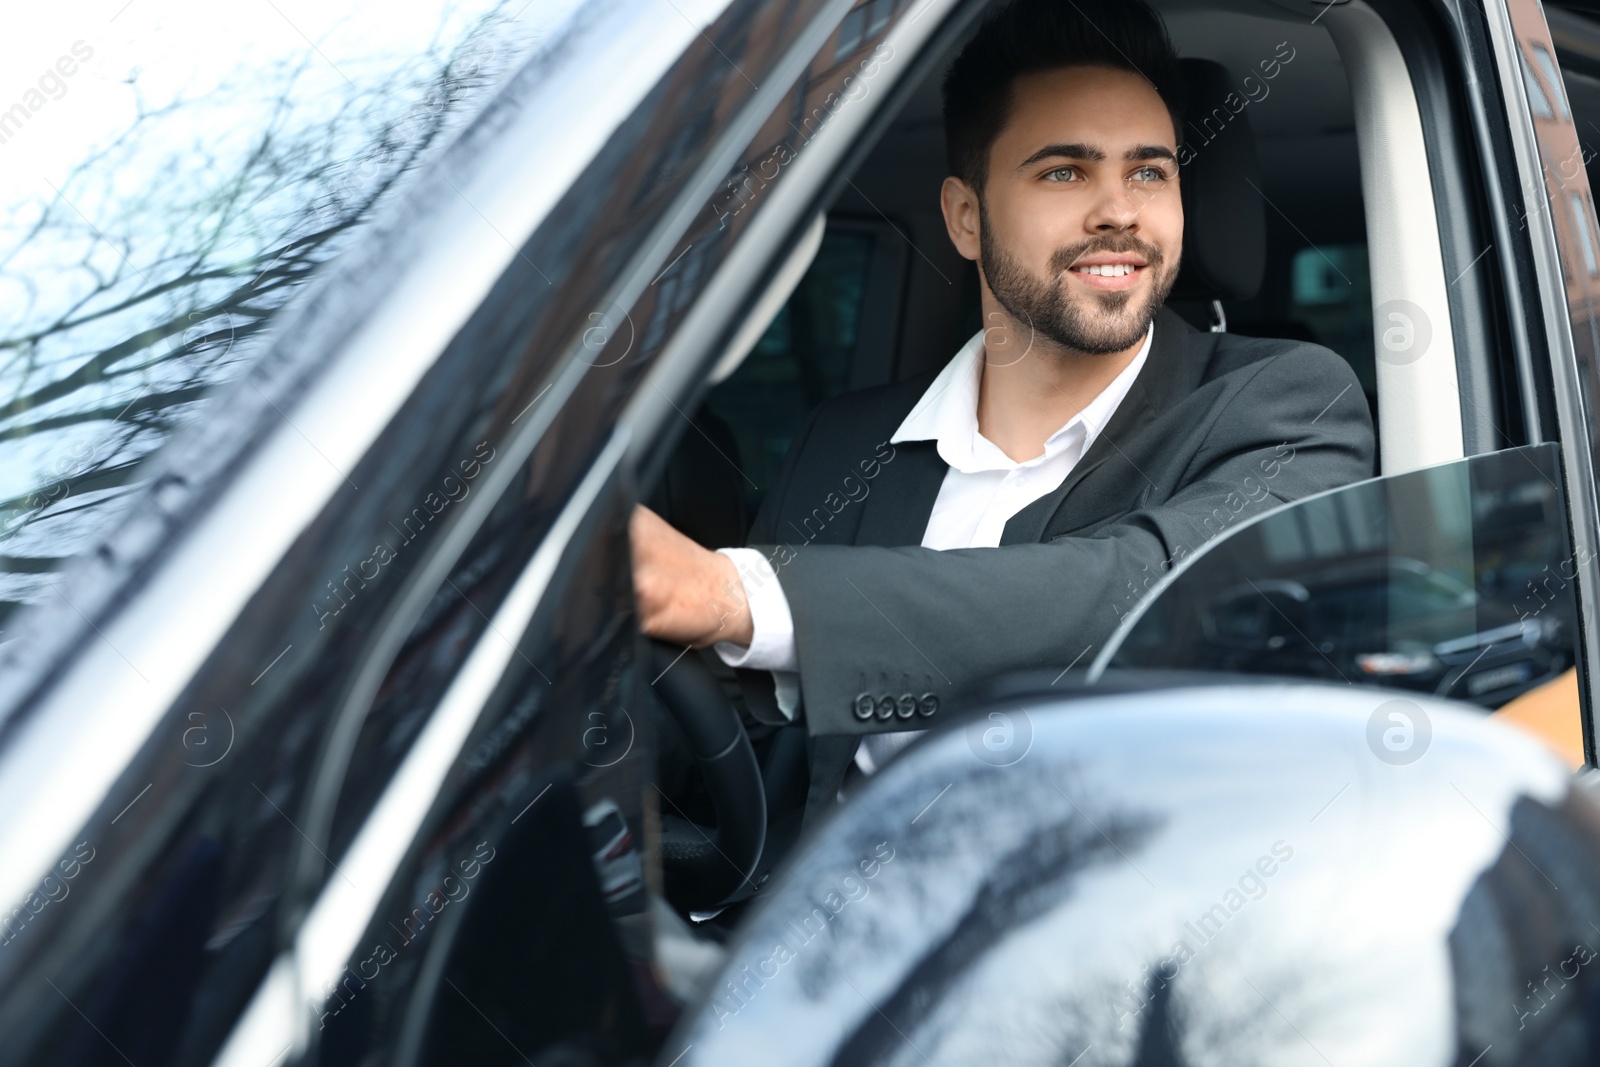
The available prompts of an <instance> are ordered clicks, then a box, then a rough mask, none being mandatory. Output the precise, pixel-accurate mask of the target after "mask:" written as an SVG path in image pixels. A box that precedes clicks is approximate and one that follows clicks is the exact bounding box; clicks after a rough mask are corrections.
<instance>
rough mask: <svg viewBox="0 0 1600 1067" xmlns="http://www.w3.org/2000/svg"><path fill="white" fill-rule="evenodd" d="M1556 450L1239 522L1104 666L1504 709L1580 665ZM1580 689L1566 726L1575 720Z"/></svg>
mask: <svg viewBox="0 0 1600 1067" xmlns="http://www.w3.org/2000/svg"><path fill="white" fill-rule="evenodd" d="M1560 470H1561V467H1560V454H1559V449H1558V446H1556V445H1553V444H1547V445H1532V446H1528V447H1524V448H1517V449H1511V450H1508V451H1505V452H1498V453H1494V454H1491V455H1485V456H1477V457H1473V458H1472V459H1468V460H1462V461H1460V462H1457V463H1447V464H1443V465H1440V466H1437V467H1430V468H1427V469H1424V470H1419V471H1412V472H1410V473H1407V474H1401V475H1396V476H1394V477H1391V478H1380V479H1375V480H1373V481H1368V482H1362V483H1360V484H1358V485H1353V486H1349V487H1347V488H1344V489H1338V490H1335V491H1333V492H1330V493H1324V494H1322V495H1320V496H1317V497H1313V498H1310V499H1308V500H1303V501H1299V502H1297V503H1295V504H1292V505H1289V506H1287V507H1284V508H1281V509H1279V510H1278V511H1275V512H1272V513H1271V514H1269V515H1267V516H1265V517H1264V518H1262V519H1261V520H1260V521H1258V522H1255V523H1252V524H1249V525H1246V526H1242V527H1239V528H1238V529H1237V530H1235V531H1234V532H1233V533H1232V534H1231V535H1229V536H1227V537H1225V538H1223V539H1221V540H1219V541H1217V542H1215V543H1214V544H1213V545H1212V546H1211V547H1210V548H1208V549H1207V550H1206V551H1205V552H1204V553H1203V554H1201V555H1200V556H1198V557H1196V558H1195V559H1194V560H1193V561H1192V562H1191V563H1190V564H1189V565H1188V566H1187V567H1186V568H1185V569H1183V570H1182V571H1180V572H1178V573H1177V574H1176V575H1175V576H1174V577H1173V578H1172V579H1171V582H1170V584H1169V585H1167V586H1166V587H1165V588H1162V589H1161V590H1159V591H1158V592H1157V593H1156V594H1155V595H1154V596H1153V598H1152V599H1151V600H1150V601H1149V602H1148V603H1147V604H1146V605H1145V606H1144V608H1143V609H1142V611H1141V612H1139V613H1136V614H1135V616H1134V617H1133V620H1132V622H1131V625H1130V626H1129V628H1128V629H1126V630H1124V631H1123V632H1122V634H1121V639H1120V644H1118V643H1117V642H1116V641H1114V642H1113V646H1112V649H1111V651H1110V653H1109V665H1110V666H1111V667H1141V668H1150V667H1160V668H1174V669H1180V670H1207V671H1237V672H1246V673H1261V674H1279V675H1293V676H1297V677H1311V678H1324V679H1328V680H1331V681H1335V682H1339V681H1343V682H1350V683H1356V684H1363V685H1378V686H1385V687H1389V688H1394V689H1404V690H1411V691H1416V692H1425V693H1434V694H1438V695H1440V696H1446V697H1453V698H1456V699H1460V700H1466V701H1470V702H1472V703H1475V704H1479V705H1481V706H1483V707H1485V708H1499V707H1502V706H1504V705H1506V704H1508V702H1510V701H1512V700H1514V699H1515V698H1518V697H1522V696H1523V695H1524V694H1529V693H1530V692H1531V691H1533V690H1535V689H1537V688H1539V687H1541V686H1546V685H1551V684H1557V685H1559V684H1560V682H1561V681H1562V680H1563V678H1564V676H1565V675H1566V673H1567V672H1568V671H1569V670H1570V669H1571V668H1572V667H1573V663H1574V651H1575V647H1576V641H1577V623H1576V587H1575V585H1574V581H1573V579H1574V577H1575V575H1576V573H1577V566H1578V564H1579V563H1580V562H1581V561H1580V560H1578V559H1576V558H1574V556H1573V555H1572V551H1571V548H1570V546H1569V543H1568V534H1567V520H1566V504H1565V498H1564V495H1563V493H1562V490H1561V488H1560V479H1561V475H1560ZM1577 714H1578V708H1577V705H1576V694H1575V693H1574V694H1573V701H1572V703H1571V706H1570V708H1569V710H1568V712H1567V722H1566V726H1567V727H1568V728H1569V729H1570V728H1573V727H1575V726H1576V724H1577V718H1576V717H1577Z"/></svg>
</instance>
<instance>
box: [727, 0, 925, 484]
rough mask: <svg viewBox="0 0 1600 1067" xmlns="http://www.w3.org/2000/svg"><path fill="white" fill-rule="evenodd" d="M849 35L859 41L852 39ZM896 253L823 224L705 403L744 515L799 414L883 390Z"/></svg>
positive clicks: (897, 273) (860, 11) (858, 223)
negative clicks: (803, 267) (802, 268)
mask: <svg viewBox="0 0 1600 1067" xmlns="http://www.w3.org/2000/svg"><path fill="white" fill-rule="evenodd" d="M871 10H872V7H871V5H868V6H866V7H861V8H857V9H856V10H855V11H854V12H852V13H851V16H850V17H851V18H852V19H855V20H856V21H857V22H861V20H862V19H865V18H866V17H867V15H866V13H867V12H869V11H871ZM885 10H886V11H887V10H888V8H887V7H886V6H885ZM881 29H882V27H881V26H879V28H878V30H874V31H872V32H874V33H877V32H879V30H881ZM841 32H845V30H843V29H842V30H841ZM854 32H855V35H856V36H857V37H858V38H859V36H860V35H861V30H860V29H859V28H858V29H857V30H856V31H854ZM841 47H842V46H841ZM903 245H904V240H903V239H902V238H901V237H900V236H899V235H898V234H896V233H895V232H894V231H893V229H892V228H891V227H890V226H889V225H887V224H885V223H882V222H881V221H871V220H851V219H844V220H839V219H830V220H829V225H828V228H827V230H826V231H825V232H824V233H823V237H822V247H821V248H820V249H818V251H817V258H816V259H815V260H813V261H812V264H811V266H810V267H809V268H808V269H807V271H806V273H805V276H804V277H803V278H802V279H801V280H800V284H799V285H798V286H796V287H795V291H794V293H793V294H792V295H791V296H790V297H789V299H788V301H787V302H786V303H785V304H784V305H783V308H782V309H781V310H780V311H779V312H778V315H777V317H776V318H774V319H773V320H772V325H771V326H769V327H768V328H767V331H766V333H764V334H763V335H762V337H761V340H760V341H758V342H757V343H756V346H755V348H754V349H753V350H752V351H751V352H750V354H749V355H748V356H747V357H745V360H744V362H743V363H741V364H740V365H739V369H738V370H736V371H734V373H733V374H731V375H729V377H728V378H727V380H725V381H723V382H721V383H719V384H718V385H717V386H715V387H714V388H713V389H712V390H711V393H710V395H709V396H708V397H707V398H706V412H707V413H709V414H710V415H711V416H713V417H715V418H719V419H721V420H722V421H723V422H725V423H726V424H727V426H728V428H729V430H730V431H731V434H732V437H733V447H734V448H735V449H736V450H737V454H736V455H733V456H730V457H729V458H730V459H732V460H733V461H734V462H735V463H737V464H738V466H739V467H740V469H742V470H743V471H744V473H745V474H746V475H747V476H748V479H749V480H748V481H746V482H745V483H744V484H745V497H746V510H747V513H748V514H749V515H754V514H755V513H756V510H757V509H758V508H759V507H760V506H761V501H762V499H764V497H765V495H766V489H767V487H768V486H770V485H771V484H772V482H773V479H774V478H776V477H777V474H778V468H779V467H780V466H781V465H782V464H783V457H784V456H785V455H786V454H787V453H788V451H789V442H790V441H792V440H793V439H794V435H795V434H796V433H797V432H799V429H800V426H801V425H802V423H804V421H805V417H806V415H807V413H809V412H810V411H812V410H814V409H815V408H816V407H817V405H818V404H821V403H822V402H823V401H824V400H829V399H832V398H833V397H835V396H838V395H839V394H840V393H843V392H845V391H846V390H847V389H850V388H860V387H862V386H865V385H878V384H881V383H882V382H884V381H887V380H888V371H889V363H890V356H891V355H892V353H893V350H894V343H893V332H894V328H895V326H896V325H897V323H896V319H897V318H898V313H899V307H900V301H899V290H900V286H901V284H902V275H903V272H904V267H905V254H904V251H903Z"/></svg>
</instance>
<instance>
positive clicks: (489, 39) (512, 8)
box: [0, 0, 575, 639]
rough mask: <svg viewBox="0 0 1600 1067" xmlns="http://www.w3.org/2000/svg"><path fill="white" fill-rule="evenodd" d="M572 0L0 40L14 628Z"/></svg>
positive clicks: (4, 504) (39, 11) (2, 600)
mask: <svg viewBox="0 0 1600 1067" xmlns="http://www.w3.org/2000/svg"><path fill="white" fill-rule="evenodd" d="M574 6H575V4H574V3H573V2H570V0H537V2H536V3H529V2H528V0H516V2H515V3H512V2H509V0H502V2H496V0H457V2H447V0H416V2H412V3H408V4H401V5H396V4H394V3H383V2H376V0H364V2H363V0H357V2H355V3H341V4H337V5H313V4H310V3H291V2H288V0H284V2H282V3H277V4H272V3H269V4H244V5H235V4H201V3H193V2H180V3H173V2H170V0H162V2H159V3H151V2H147V0H133V2H131V3H124V4H111V5H108V6H106V7H105V9H104V11H103V13H102V14H99V15H96V16H94V17H90V16H89V15H88V14H86V13H85V11H84V10H83V9H81V8H79V7H78V6H77V5H59V6H57V7H58V8H59V9H47V8H49V7H50V6H48V5H26V6H23V7H19V8H18V9H16V10H14V11H11V12H9V13H8V17H7V32H6V34H5V35H4V38H5V39H4V41H0V58H3V59H4V62H3V63H0V69H4V70H5V71H6V74H5V75H4V77H3V79H0V397H3V407H0V639H4V638H7V637H10V636H12V634H11V633H10V623H11V621H12V620H13V619H14V613H15V611H16V609H17V608H18V607H20V606H21V605H23V604H26V603H30V602H32V601H35V600H38V599H41V598H43V597H45V596H49V595H51V590H52V588H53V578H52V574H51V572H53V571H55V570H58V569H59V568H60V567H61V566H62V565H63V564H64V563H65V562H66V561H68V560H69V559H71V558H72V557H73V556H75V555H76V554H78V553H80V552H82V551H83V550H84V549H85V548H86V547H89V546H90V545H92V544H93V543H94V542H95V541H96V540H97V539H98V538H99V536H100V535H101V534H102V533H104V532H105V531H106V530H107V528H108V524H110V523H112V522H113V520H114V517H115V515H116V514H117V512H118V509H119V501H120V500H122V498H124V497H125V496H126V495H127V494H128V493H129V492H130V490H131V489H133V488H134V487H135V486H136V485H138V484H139V481H140V478H141V470H142V465H143V461H144V460H145V459H146V457H148V456H149V455H150V454H151V453H152V452H153V451H154V450H155V449H157V448H158V447H159V446H160V445H161V444H162V443H163V442H164V441H166V440H168V439H169V438H170V437H171V436H172V435H173V434H174V433H175V432H177V431H178V430H179V429H181V428H182V427H183V426H185V425H186V424H188V423H190V422H191V421H193V420H194V419H195V418H196V417H197V416H198V415H199V414H200V413H201V412H202V411H203V410H204V409H205V408H206V398H207V397H208V396H209V395H210V394H211V392H212V390H213V389H214V387H215V386H217V385H219V384H220V383H224V382H226V381H228V380H229V379H232V378H234V377H236V376H237V375H238V374H239V373H240V372H241V370H242V369H244V368H245V367H246V366H248V365H249V363H250V361H251V360H253V359H254V358H255V357H256V356H257V355H258V353H259V352H260V351H262V338H263V334H264V331H266V329H267V327H268V326H269V325H270V324H271V322H272V320H273V317H274V315H275V314H276V313H277V312H278V311H279V310H280V309H281V308H282V307H283V306H284V305H285V303H286V302H287V301H288V300H289V299H290V297H291V296H292V295H293V293H294V292H295V291H296V290H297V289H298V288H299V287H301V286H302V285H303V283H304V282H305V281H306V280H307V279H308V278H309V277H312V276H313V275H314V274H315V273H316V272H317V270H318V268H319V267H320V266H321V265H322V264H323V263H326V262H327V261H328V260H329V259H331V258H332V257H334V256H335V255H337V253H338V252H339V250H340V249H341V248H343V247H345V246H346V245H347V244H348V243H349V241H350V238H351V234H352V233H353V231H355V230H356V229H357V228H358V227H359V226H360V225H361V224H362V223H363V222H364V221H365V220H367V219H368V218H370V217H371V216H372V215H373V213H374V212H375V211H376V210H377V209H379V207H380V206H381V204H382V202H383V201H384V200H385V199H386V198H388V197H390V196H392V194H393V191H394V190H395V188H396V187H397V186H398V185H399V183H400V182H401V181H402V179H403V178H404V176H405V175H406V174H407V173H408V172H411V171H413V170H415V169H416V167H417V166H418V164H419V163H420V162H422V161H423V160H424V159H425V158H426V157H427V156H428V155H429V154H430V153H431V152H436V151H439V150H440V149H441V148H442V146H444V145H445V144H447V143H448V140H449V136H448V135H449V134H450V133H451V132H452V131H453V130H454V129H456V128H458V127H459V126H460V125H461V124H463V123H464V122H465V120H466V119H467V118H469V117H470V116H471V114H472V113H473V112H474V111H475V110H476V109H477V107H478V105H479V104H481V103H482V102H483V101H484V100H485V99H486V98H487V96H488V95H489V93H490V92H491V91H492V90H493V88H494V86H495V85H496V84H497V82H498V81H499V80H500V78H501V77H502V76H503V75H504V74H505V73H506V72H507V71H509V70H511V69H513V68H514V67H515V65H516V64H517V63H518V61H519V60H520V59H521V58H523V57H524V56H525V55H526V54H527V53H528V52H529V51H530V50H531V49H532V48H533V47H535V46H536V45H537V42H538V41H539V40H540V39H541V37H543V36H546V35H548V34H549V33H550V31H551V28H552V27H553V26H555V25H556V24H557V22H558V21H559V20H560V19H562V18H564V17H565V14H566V13H567V12H569V11H570V10H571V9H572V8H573V7H574Z"/></svg>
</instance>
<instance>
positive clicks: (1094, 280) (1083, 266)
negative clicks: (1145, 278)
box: [1067, 256, 1146, 293]
mask: <svg viewBox="0 0 1600 1067" xmlns="http://www.w3.org/2000/svg"><path fill="white" fill-rule="evenodd" d="M1145 269H1146V265H1145V264H1144V263H1143V262H1142V261H1141V260H1139V259H1136V258H1134V257H1131V256H1112V257H1098V256H1097V257H1095V258H1094V259H1093V260H1092V261H1090V262H1079V263H1074V264H1073V265H1072V266H1071V267H1068V268H1067V273H1068V274H1070V275H1072V276H1073V277H1075V278H1078V279H1079V280H1081V281H1082V282H1083V283H1084V284H1086V285H1088V286H1089V288H1091V289H1097V290H1099V291H1101V292H1106V293H1110V292H1118V291H1120V290H1123V289H1131V288H1132V287H1133V286H1135V285H1137V284H1138V283H1139V274H1140V272H1141V271H1143V270H1145Z"/></svg>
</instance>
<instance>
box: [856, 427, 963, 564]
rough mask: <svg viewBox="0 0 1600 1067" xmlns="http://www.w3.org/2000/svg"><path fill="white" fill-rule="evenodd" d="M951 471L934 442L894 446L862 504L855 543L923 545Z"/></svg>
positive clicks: (895, 545)
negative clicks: (929, 518) (942, 488)
mask: <svg viewBox="0 0 1600 1067" xmlns="http://www.w3.org/2000/svg"><path fill="white" fill-rule="evenodd" d="M949 469H950V468H949V467H948V466H947V465H946V464H945V461H944V460H943V458H941V457H940V455H939V448H938V445H937V444H936V443H935V442H933V441H902V442H901V443H899V444H897V445H895V446H894V458H893V459H892V460H890V461H889V462H888V463H885V464H884V465H883V470H882V473H881V474H880V475H879V477H878V480H877V483H876V484H875V485H873V487H872V492H871V493H870V494H869V495H868V496H867V498H866V499H865V500H864V501H862V509H863V510H862V513H861V525H860V526H859V527H857V528H856V538H855V543H856V544H858V545H879V546H883V547H889V548H893V547H898V546H901V545H920V544H922V535H923V534H924V533H925V532H926V531H927V529H928V517H929V516H930V515H932V514H933V504H934V501H935V500H937V499H938V497H939V487H940V486H941V485H943V484H944V475H945V472H946V471H948V470H949Z"/></svg>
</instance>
